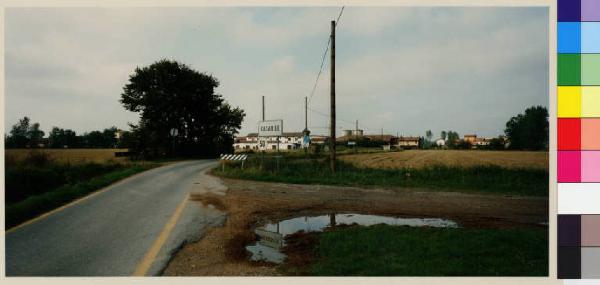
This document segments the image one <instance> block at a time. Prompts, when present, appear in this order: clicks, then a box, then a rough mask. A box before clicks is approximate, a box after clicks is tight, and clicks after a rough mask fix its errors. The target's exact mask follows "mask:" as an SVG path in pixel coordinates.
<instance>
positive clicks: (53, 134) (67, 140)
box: [48, 127, 81, 148]
mask: <svg viewBox="0 0 600 285" xmlns="http://www.w3.org/2000/svg"><path fill="white" fill-rule="evenodd" d="M48 146H49V147H51V148H65V147H67V148H75V147H81V137H78V136H77V134H76V133H75V131H73V130H69V129H62V128H59V127H53V128H52V131H50V134H49V135H48Z"/></svg>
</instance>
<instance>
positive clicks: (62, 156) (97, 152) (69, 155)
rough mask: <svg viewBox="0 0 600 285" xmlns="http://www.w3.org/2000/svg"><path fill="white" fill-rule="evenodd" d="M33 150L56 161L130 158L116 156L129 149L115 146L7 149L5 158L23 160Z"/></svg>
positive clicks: (86, 161) (81, 161)
mask: <svg viewBox="0 0 600 285" xmlns="http://www.w3.org/2000/svg"><path fill="white" fill-rule="evenodd" d="M31 151H37V152H43V153H45V154H47V155H48V158H49V159H51V160H53V161H56V162H68V163H75V164H80V163H88V162H94V163H107V162H121V163H126V162H128V161H129V160H128V159H127V158H126V157H115V152H119V151H127V149H113V148H102V149H96V148H90V149H87V148H82V149H35V150H32V149H6V150H4V152H5V159H6V161H7V162H8V163H13V162H19V161H23V160H24V159H25V158H26V157H27V155H28V154H29V153H30V152H31Z"/></svg>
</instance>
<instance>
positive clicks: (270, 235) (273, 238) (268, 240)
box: [254, 228, 283, 249]
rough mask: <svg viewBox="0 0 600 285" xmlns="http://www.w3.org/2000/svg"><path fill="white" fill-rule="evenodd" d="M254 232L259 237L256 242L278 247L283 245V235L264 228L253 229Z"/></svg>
mask: <svg viewBox="0 0 600 285" xmlns="http://www.w3.org/2000/svg"><path fill="white" fill-rule="evenodd" d="M254 233H255V234H256V235H258V236H259V237H260V239H259V240H258V242H259V243H260V244H262V245H265V246H268V247H272V248H275V249H279V248H281V247H282V246H283V235H282V234H280V233H276V232H271V231H267V230H265V229H261V228H258V229H255V230H254Z"/></svg>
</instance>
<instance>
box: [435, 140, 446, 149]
mask: <svg viewBox="0 0 600 285" xmlns="http://www.w3.org/2000/svg"><path fill="white" fill-rule="evenodd" d="M435 145H436V146H439V147H444V146H446V140H445V139H442V138H439V139H437V140H435Z"/></svg>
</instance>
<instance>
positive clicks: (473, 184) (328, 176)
mask: <svg viewBox="0 0 600 285" xmlns="http://www.w3.org/2000/svg"><path fill="white" fill-rule="evenodd" d="M212 173H213V174H215V175H218V176H222V177H227V178H235V179H246V180H257V181H265V182H282V183H293V184H325V185H340V186H379V187H422V188H430V189H438V190H442V191H461V192H479V193H495V194H510V195H519V196H541V197H547V196H548V171H547V170H545V169H534V168H503V167H499V166H493V165H486V166H473V167H458V166H443V165H435V166H429V167H423V168H399V169H377V168H363V167H356V166H354V165H353V164H351V163H346V162H342V161H338V163H337V171H336V173H335V174H332V173H331V171H330V170H329V163H328V160H327V159H325V158H298V157H282V158H280V159H278V160H277V159H274V158H273V157H264V158H263V157H260V156H254V157H249V158H248V160H247V161H246V162H245V164H244V169H241V167H240V165H239V163H237V164H231V163H228V164H226V166H225V170H224V171H223V170H222V168H221V166H219V167H218V168H215V169H213V171H212Z"/></svg>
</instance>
